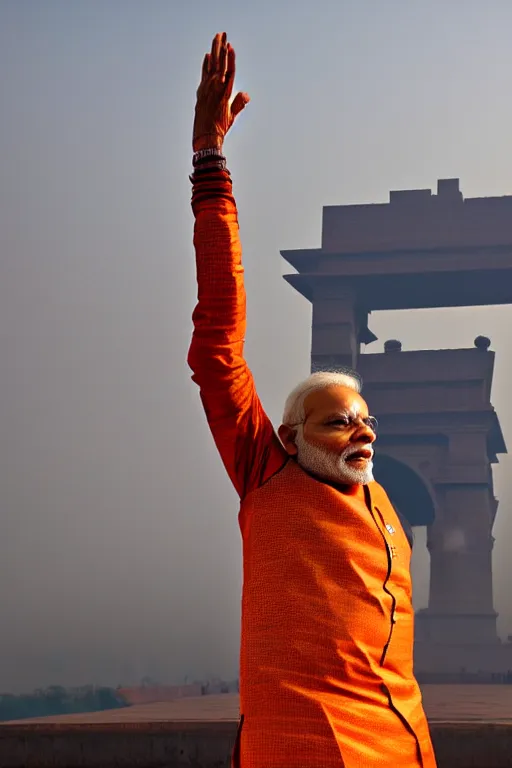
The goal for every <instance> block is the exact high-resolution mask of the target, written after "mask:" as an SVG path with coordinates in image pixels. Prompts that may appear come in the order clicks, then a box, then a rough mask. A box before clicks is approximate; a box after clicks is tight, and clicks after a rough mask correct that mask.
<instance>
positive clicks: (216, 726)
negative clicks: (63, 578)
mask: <svg viewBox="0 0 512 768" xmlns="http://www.w3.org/2000/svg"><path fill="white" fill-rule="evenodd" d="M236 728H237V723H236V722H235V721H221V722H212V721H196V722H192V721H188V722H151V723H99V724H98V723H72V724H71V723H51V724H47V723H38V724H28V723H27V724H26V725H20V724H16V725H12V726H10V725H8V724H3V725H2V726H0V765H1V768H114V767H115V768H132V766H136V767H137V768H229V765H230V754H231V747H232V744H233V742H234V739H235V734H236ZM430 728H431V732H432V739H433V742H434V747H435V751H436V756H437V761H438V768H509V766H510V767H511V768H512V724H511V723H499V722H476V721H472V722H458V723H453V722H431V724H430Z"/></svg>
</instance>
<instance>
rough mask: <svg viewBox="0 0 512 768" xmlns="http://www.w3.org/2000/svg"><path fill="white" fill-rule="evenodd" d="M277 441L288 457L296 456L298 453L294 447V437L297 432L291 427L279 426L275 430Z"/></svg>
mask: <svg viewBox="0 0 512 768" xmlns="http://www.w3.org/2000/svg"><path fill="white" fill-rule="evenodd" d="M277 434H278V435H279V439H280V440H281V442H282V444H283V446H284V449H285V451H286V453H287V454H288V455H289V456H296V455H297V453H298V449H297V446H296V445H295V435H296V434H297V430H296V429H294V428H293V427H288V426H287V425H286V424H281V426H280V427H279V429H278V430H277Z"/></svg>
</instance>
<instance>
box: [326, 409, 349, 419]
mask: <svg viewBox="0 0 512 768" xmlns="http://www.w3.org/2000/svg"><path fill="white" fill-rule="evenodd" d="M353 415H354V414H352V413H350V411H332V413H329V414H327V416H324V417H323V419H324V420H325V421H330V420H331V419H347V418H349V419H350V418H351V417H352V416H353Z"/></svg>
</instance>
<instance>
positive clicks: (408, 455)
mask: <svg viewBox="0 0 512 768" xmlns="http://www.w3.org/2000/svg"><path fill="white" fill-rule="evenodd" d="M281 253H282V256H283V257H284V258H285V259H286V260H287V261H288V262H289V263H290V264H291V265H292V266H293V267H294V268H295V269H296V271H297V272H296V274H290V275H286V276H285V279H286V280H287V281H288V282H289V283H290V284H291V285H292V286H293V287H294V288H295V289H296V290H298V291H299V292H300V293H302V294H303V295H304V296H305V297H306V298H307V299H309V301H310V302H311V304H312V310H313V312H312V315H313V320H312V342H311V367H312V370H325V369H332V368H334V369H336V368H340V367H343V366H349V367H352V368H355V369H357V370H358V371H359V372H360V373H361V375H362V377H363V380H364V394H365V398H366V399H367V400H368V402H369V404H370V407H371V410H372V413H374V414H375V415H376V416H377V417H378V419H379V441H378V446H377V452H376V460H375V474H376V478H377V479H378V480H380V481H381V482H382V484H383V485H384V486H385V487H386V489H387V490H388V492H389V495H390V497H391V499H392V501H393V502H394V504H395V505H396V506H397V508H398V509H399V511H400V512H401V513H402V514H403V515H404V516H405V517H407V519H408V520H409V522H410V523H411V525H413V526H418V525H425V526H426V527H427V547H428V550H429V552H430V562H431V574H430V591H429V603H428V607H427V608H426V609H424V610H422V611H419V612H418V613H417V615H416V641H415V664H416V671H417V673H418V674H427V675H442V674H445V675H448V674H454V673H456V672H458V671H459V670H460V669H461V668H464V669H465V670H466V671H467V672H468V673H471V672H474V673H478V672H480V673H483V674H488V675H491V674H493V673H497V672H506V671H507V670H509V669H512V645H511V644H509V643H502V642H501V640H500V639H499V637H498V634H497V629H496V618H497V614H496V611H495V610H494V602H493V584H492V549H493V543H494V539H493V536H492V528H493V524H494V520H495V517H496V512H497V507H498V502H497V500H496V498H495V496H494V491H493V480H492V469H491V467H492V464H493V463H496V462H497V461H498V456H499V455H500V454H503V453H506V447H505V442H504V439H503V435H502V432H501V428H500V424H499V420H498V417H497V415H496V412H495V410H494V408H493V406H492V403H491V386H492V377H493V369H494V352H492V351H491V350H490V341H489V339H486V338H485V337H483V336H481V337H478V338H477V339H475V340H474V343H473V346H471V347H468V348H465V349H438V350H412V351H404V350H402V346H401V343H400V342H399V341H398V340H389V341H387V342H386V343H385V345H384V352H383V353H373V354H372V353H371V352H370V353H365V354H361V345H362V344H365V345H368V344H371V342H372V341H374V340H375V339H376V336H375V334H374V333H373V332H372V331H371V329H370V323H369V321H370V316H371V312H372V310H387V309H394V310H396V309H403V310H407V309H415V308H436V307H458V306H459V307H461V306H477V305H493V304H510V303H512V196H508V197H500V198H473V199H466V200H464V199H463V196H462V194H461V192H460V189H459V181H458V179H445V180H441V181H439V182H438V187H437V194H432V192H431V191H430V190H411V191H403V192H391V194H390V200H389V202H388V203H384V204H377V205H351V206H328V207H325V208H324V209H323V225H322V243H321V247H320V248H318V249H308V250H294V251H282V252H281ZM441 345H442V339H440V346H441Z"/></svg>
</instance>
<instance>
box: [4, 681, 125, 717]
mask: <svg viewBox="0 0 512 768" xmlns="http://www.w3.org/2000/svg"><path fill="white" fill-rule="evenodd" d="M127 706H129V705H128V704H127V702H126V701H125V700H124V699H123V697H122V696H121V695H120V694H119V693H118V691H116V690H114V689H113V688H96V687H94V686H86V687H83V688H72V689H67V688H61V687H60V686H58V685H52V686H50V687H49V688H44V689H41V688H39V689H37V690H36V691H34V692H33V693H28V694H23V695H19V696H15V695H14V694H10V693H2V694H0V721H6V720H22V719H24V718H26V717H46V716H47V715H71V714H73V713H75V712H100V711H101V710H104V709H120V708H121V707H127Z"/></svg>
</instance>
